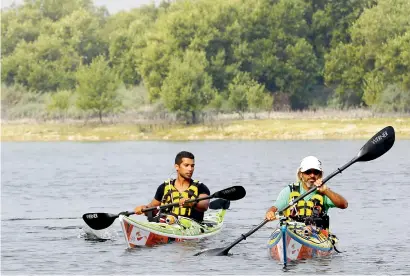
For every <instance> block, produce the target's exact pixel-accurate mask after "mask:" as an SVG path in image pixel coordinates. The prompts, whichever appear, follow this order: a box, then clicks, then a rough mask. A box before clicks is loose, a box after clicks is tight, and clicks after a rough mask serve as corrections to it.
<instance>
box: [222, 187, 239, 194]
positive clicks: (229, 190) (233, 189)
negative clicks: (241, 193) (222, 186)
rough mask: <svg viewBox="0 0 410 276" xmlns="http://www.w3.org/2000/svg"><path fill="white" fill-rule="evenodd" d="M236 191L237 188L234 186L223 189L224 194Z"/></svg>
mask: <svg viewBox="0 0 410 276" xmlns="http://www.w3.org/2000/svg"><path fill="white" fill-rule="evenodd" d="M235 191H236V189H235V188H234V187H232V188H230V189H228V190H223V191H221V192H222V193H223V194H225V195H226V194H231V193H234V192H235Z"/></svg>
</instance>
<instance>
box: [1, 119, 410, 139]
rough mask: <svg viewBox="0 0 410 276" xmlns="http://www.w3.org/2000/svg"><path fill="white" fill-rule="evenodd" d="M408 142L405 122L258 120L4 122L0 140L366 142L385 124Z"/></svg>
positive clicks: (409, 129) (409, 128) (409, 124)
mask: <svg viewBox="0 0 410 276" xmlns="http://www.w3.org/2000/svg"><path fill="white" fill-rule="evenodd" d="M388 125H391V126H393V127H394V128H395V131H396V138H397V139H410V118H406V117H401V118H345V119H343V118H340V119H336V118H334V119H320V118H313V119H303V118H295V119H287V118H282V119H260V120H238V121H221V122H213V123H211V124H203V125H194V126H183V125H165V124H120V123H117V124H96V123H93V124H86V125H84V123H82V124H80V123H69V124H64V123H41V124H36V123H30V124H27V123H10V122H8V123H3V122H2V125H1V136H2V138H1V140H2V141H134V140H147V141H148V140H157V141H191V140H312V139H315V140H318V139H369V138H370V137H372V136H373V135H374V134H375V133H376V132H377V131H379V130H380V129H382V128H383V127H385V126H388Z"/></svg>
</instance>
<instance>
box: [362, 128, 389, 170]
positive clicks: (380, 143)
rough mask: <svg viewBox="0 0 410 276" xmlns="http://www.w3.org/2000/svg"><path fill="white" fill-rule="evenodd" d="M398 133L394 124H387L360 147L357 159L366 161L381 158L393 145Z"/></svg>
mask: <svg viewBox="0 0 410 276" xmlns="http://www.w3.org/2000/svg"><path fill="white" fill-rule="evenodd" d="M395 139H396V135H395V132H394V128H393V127H392V126H387V127H385V128H383V129H382V130H380V131H379V132H378V133H376V134H375V135H374V136H373V137H372V138H370V140H369V141H367V143H366V144H365V145H364V146H363V147H362V148H361V149H360V151H359V153H358V154H357V161H359V162H364V161H370V160H374V159H376V158H379V157H380V156H382V155H383V154H385V153H386V152H388V151H389V150H390V149H391V147H393V144H394V141H395Z"/></svg>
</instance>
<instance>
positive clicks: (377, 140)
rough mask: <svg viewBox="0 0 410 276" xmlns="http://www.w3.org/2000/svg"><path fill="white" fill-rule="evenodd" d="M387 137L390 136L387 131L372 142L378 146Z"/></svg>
mask: <svg viewBox="0 0 410 276" xmlns="http://www.w3.org/2000/svg"><path fill="white" fill-rule="evenodd" d="M387 136H389V134H388V133H387V131H384V132H383V133H382V134H380V135H378V136H376V137H374V138H373V140H372V143H373V145H376V144H377V143H379V142H380V141H381V140H383V139H384V138H386V137H387Z"/></svg>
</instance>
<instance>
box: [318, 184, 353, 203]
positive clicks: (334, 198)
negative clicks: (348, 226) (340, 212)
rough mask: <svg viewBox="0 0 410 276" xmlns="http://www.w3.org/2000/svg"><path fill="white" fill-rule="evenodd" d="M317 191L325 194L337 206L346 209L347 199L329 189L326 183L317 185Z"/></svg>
mask: <svg viewBox="0 0 410 276" xmlns="http://www.w3.org/2000/svg"><path fill="white" fill-rule="evenodd" d="M318 191H319V193H321V194H323V195H325V196H327V197H328V198H329V199H330V200H331V201H332V202H333V204H334V205H335V206H336V207H337V208H340V209H346V208H347V206H348V205H349V204H348V203H347V200H346V199H345V198H344V197H343V196H341V195H339V194H338V193H336V192H333V191H332V190H330V189H329V188H328V187H327V185H326V184H323V185H322V186H321V187H319V188H318Z"/></svg>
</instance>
